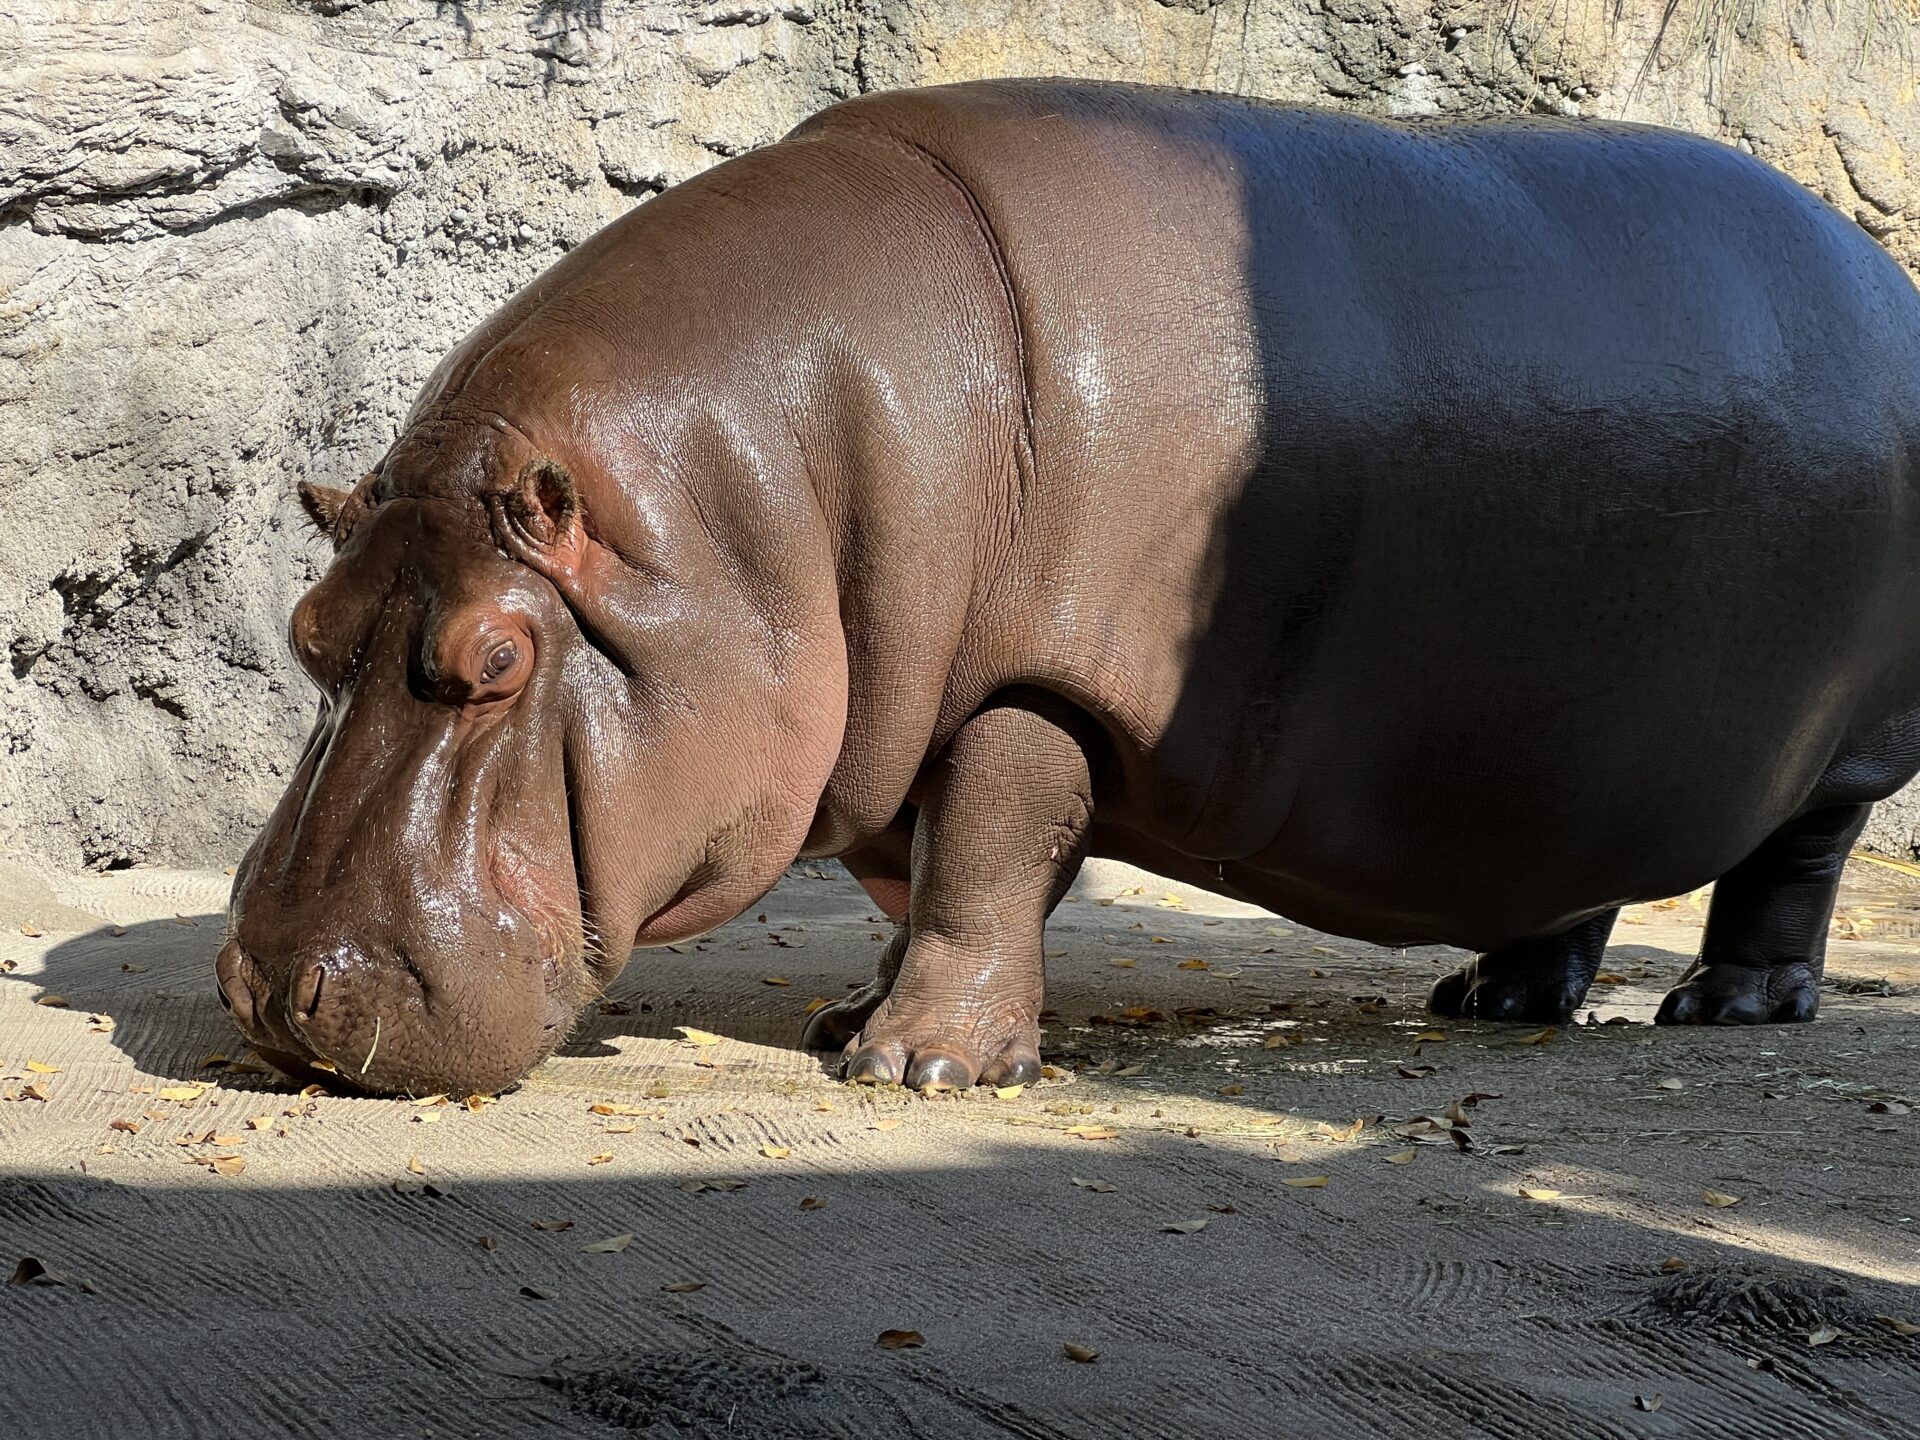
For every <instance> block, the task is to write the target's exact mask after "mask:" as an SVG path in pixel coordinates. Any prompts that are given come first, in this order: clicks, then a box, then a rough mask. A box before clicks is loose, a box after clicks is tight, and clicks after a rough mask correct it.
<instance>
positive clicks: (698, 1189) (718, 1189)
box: [673, 1180, 747, 1195]
mask: <svg viewBox="0 0 1920 1440" xmlns="http://www.w3.org/2000/svg"><path fill="white" fill-rule="evenodd" d="M673 1187H674V1189H676V1190H684V1191H686V1192H687V1194H689V1195H699V1194H702V1193H704V1192H707V1191H712V1192H713V1193H714V1194H716V1195H723V1194H725V1193H726V1192H728V1191H729V1190H744V1189H746V1188H747V1182H746V1181H744V1180H676V1181H674V1182H673Z"/></svg>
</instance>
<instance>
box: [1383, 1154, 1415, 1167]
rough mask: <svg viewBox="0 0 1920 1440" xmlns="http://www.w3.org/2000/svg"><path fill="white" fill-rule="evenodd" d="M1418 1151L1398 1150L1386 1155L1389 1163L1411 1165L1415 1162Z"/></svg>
mask: <svg viewBox="0 0 1920 1440" xmlns="http://www.w3.org/2000/svg"><path fill="white" fill-rule="evenodd" d="M1418 1153H1419V1152H1418V1151H1416V1150H1396V1151H1394V1152H1393V1154H1391V1155H1389V1156H1387V1157H1386V1160H1387V1164H1389V1165H1411V1164H1412V1163H1413V1157H1414V1156H1415V1155H1417V1154H1418Z"/></svg>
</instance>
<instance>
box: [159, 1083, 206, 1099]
mask: <svg viewBox="0 0 1920 1440" xmlns="http://www.w3.org/2000/svg"><path fill="white" fill-rule="evenodd" d="M206 1093H207V1087H206V1086H204V1085H169V1086H168V1087H167V1088H166V1089H164V1090H162V1091H161V1092H160V1098H161V1099H162V1100H178V1101H181V1102H182V1103H184V1102H186V1101H188V1100H198V1099H199V1098H200V1097H201V1096H202V1095H204V1094H206Z"/></svg>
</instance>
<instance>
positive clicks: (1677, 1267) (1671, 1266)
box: [1660, 1255, 1687, 1275]
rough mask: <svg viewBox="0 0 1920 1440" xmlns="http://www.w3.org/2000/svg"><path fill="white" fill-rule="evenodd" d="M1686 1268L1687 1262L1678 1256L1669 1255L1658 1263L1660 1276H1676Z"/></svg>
mask: <svg viewBox="0 0 1920 1440" xmlns="http://www.w3.org/2000/svg"><path fill="white" fill-rule="evenodd" d="M1686 1268H1687V1262H1686V1261H1684V1260H1682V1259H1681V1258H1680V1257H1679V1256H1678V1255H1669V1256H1668V1257H1667V1258H1666V1259H1664V1260H1662V1261H1661V1262H1660V1273H1661V1274H1662V1275H1674V1274H1678V1273H1679V1272H1680V1271H1682V1270H1684V1269H1686Z"/></svg>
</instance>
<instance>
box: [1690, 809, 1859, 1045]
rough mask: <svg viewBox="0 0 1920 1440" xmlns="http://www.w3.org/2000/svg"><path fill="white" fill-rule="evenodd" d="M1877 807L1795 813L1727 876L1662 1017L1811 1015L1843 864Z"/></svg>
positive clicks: (1703, 1020) (1714, 1021)
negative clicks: (1697, 952)
mask: <svg viewBox="0 0 1920 1440" xmlns="http://www.w3.org/2000/svg"><path fill="white" fill-rule="evenodd" d="M1871 809H1872V806H1870V805H1865V804H1852V805H1832V806H1828V807H1826V808H1824V809H1820V810H1814V811H1811V812H1809V813H1808V814H1805V815H1802V816H1800V817H1799V818H1797V819H1794V820H1790V821H1788V822H1787V823H1786V824H1785V825H1782V826H1781V827H1780V828H1779V829H1778V830H1776V831H1774V832H1773V834H1772V835H1770V836H1768V837H1767V838H1766V840H1765V841H1763V842H1762V843H1761V845H1760V848H1759V849H1757V850H1755V851H1754V852H1753V854H1751V855H1749V856H1748V857H1747V858H1746V859H1745V860H1742V861H1741V862H1740V863H1739V864H1738V865H1736V866H1734V867H1733V869H1731V870H1729V871H1728V872H1727V873H1726V874H1725V875H1723V876H1721V877H1720V879H1719V881H1718V882H1717V883H1716V884H1715V885H1714V888H1713V903H1712V905H1711V906H1710V907H1709V909H1708V911H1707V929H1706V934H1705V935H1704V937H1703V938H1702V939H1701V942H1700V955H1699V958H1698V959H1696V960H1695V961H1694V962H1693V964H1692V965H1691V966H1689V967H1688V969H1687V973H1686V974H1685V975H1683V976H1681V977H1680V983H1679V984H1678V985H1676V986H1674V988H1673V989H1672V991H1671V992H1669V993H1668V995H1667V998H1666V1000H1665V1001H1664V1002H1662V1004H1661V1006H1660V1013H1659V1014H1658V1015H1657V1016H1656V1017H1655V1019H1656V1021H1657V1022H1658V1023H1659V1024H1662V1025H1765V1024H1769V1023H1791V1022H1795V1021H1804V1020H1811V1019H1813V1017H1814V1012H1815V1011H1817V1010H1818V1009H1819V1008H1820V988H1819V987H1820V975H1821V972H1822V971H1823V970H1824V969H1825V967H1826V955H1827V924H1828V922H1829V921H1830V920H1831V919H1832V918H1833V902H1834V897H1835V896H1836V894H1838V892H1839V889H1840V872H1841V870H1842V869H1843V868H1844V867H1845V865H1846V863H1847V853H1848V851H1850V850H1851V849H1852V848H1853V842H1854V840H1855V839H1856V838H1857V837H1858V836H1859V834H1860V831H1861V829H1862V827H1864V826H1865V825H1866V823H1867V814H1868V812H1869V811H1870V810H1871Z"/></svg>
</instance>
